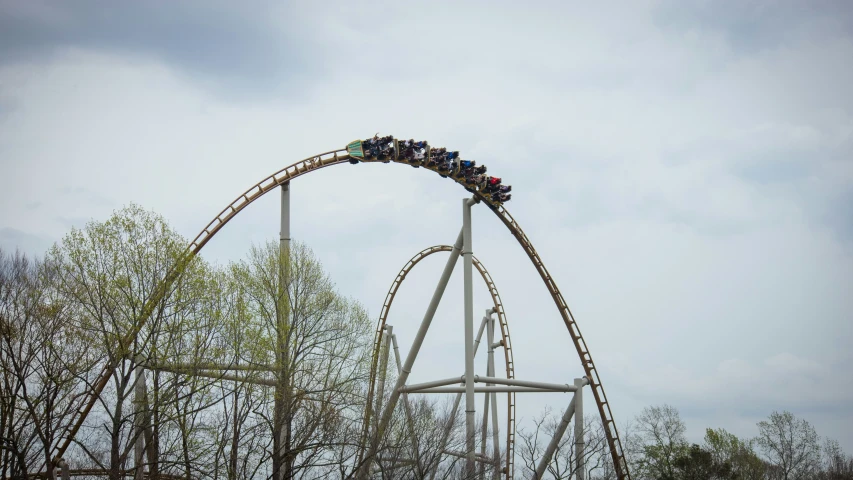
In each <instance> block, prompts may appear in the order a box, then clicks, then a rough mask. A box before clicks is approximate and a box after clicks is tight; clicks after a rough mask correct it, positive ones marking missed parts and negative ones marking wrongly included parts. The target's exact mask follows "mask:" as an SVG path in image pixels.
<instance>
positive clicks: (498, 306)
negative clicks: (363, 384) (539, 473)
mask: <svg viewBox="0 0 853 480" xmlns="http://www.w3.org/2000/svg"><path fill="white" fill-rule="evenodd" d="M451 250H453V247H451V246H450V245H436V246H434V247H429V248H425V249H423V250H421V251H420V252H418V253H417V254H415V256H414V257H412V258H411V259H410V260H409V261H408V262H406V265H405V266H404V267H403V268H402V269H401V270H400V273H398V274H397V277H396V278H394V281H393V282H392V283H391V288H390V289H388V294H387V295H386V296H385V302H384V303H383V304H382V311H381V312H380V313H379V321H378V322H377V324H376V333H375V336H374V338H375V340H374V344H373V363H372V365H371V368H370V387H369V390H368V393H367V405H366V409H365V410H366V414H365V416H364V426H363V430H364V432H363V434H362V438H366V436H367V431H368V430H367V429H368V426H369V425H370V416H371V412H370V409H371V406H372V405H373V395H374V391H373V389H374V387H375V386H376V376H377V373H378V365H377V362H378V359H379V351H380V346H381V345H382V337H383V333H382V332H384V331H385V322H386V321H387V320H388V313H389V312H390V311H391V303H393V302H394V297H395V296H396V295H397V290H399V289H400V285H402V284H403V280H405V279H406V276H407V275H408V274H409V272H411V271H412V269H413V268H414V267H415V265H417V264H418V263H420V261H421V260H423V259H425V258H426V257H428V256H430V255H432V254H434V253H439V252H449V251H451ZM471 257H472V260H473V263H474V268H476V269H477V271H478V272H480V276H481V277H483V281H484V282H486V287H488V289H489V295H491V296H492V304H493V306H494V309H495V314H496V315H497V316H498V324H499V325H500V330H501V340H502V341H503V344H504V359H505V363H506V378H515V362H514V361H513V357H512V340H511V338H510V336H509V324H508V323H507V320H506V312H504V307H503V302H502V301H501V296H500V294H499V293H498V288H497V287H496V286H495V282H494V281H493V280H492V276H491V275H490V274H489V271H488V270H486V267H484V266H483V264H482V263H480V260H478V259H477V257H476V256H474V255H472V256H471ZM506 427H507V428H506V430H507V431H506V450H505V451H506V453H507V458H506V478H513V469H514V467H515V462H514V459H513V457H514V454H515V392H507V426H506Z"/></svg>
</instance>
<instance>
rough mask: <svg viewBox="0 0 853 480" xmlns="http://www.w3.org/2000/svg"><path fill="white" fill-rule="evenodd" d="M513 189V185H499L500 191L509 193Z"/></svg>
mask: <svg viewBox="0 0 853 480" xmlns="http://www.w3.org/2000/svg"><path fill="white" fill-rule="evenodd" d="M511 191H512V185H500V186H499V187H498V192H500V193H509V192H511Z"/></svg>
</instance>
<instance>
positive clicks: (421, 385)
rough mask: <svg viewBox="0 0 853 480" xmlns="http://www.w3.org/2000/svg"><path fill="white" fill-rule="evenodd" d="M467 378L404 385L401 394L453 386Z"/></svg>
mask: <svg viewBox="0 0 853 480" xmlns="http://www.w3.org/2000/svg"><path fill="white" fill-rule="evenodd" d="M464 381H465V377H464V376H461V377H453V378H445V379H442V380H433V381H431V382H424V383H416V384H414V385H403V387H401V388H400V391H401V392H416V391H418V390H423V389H425V388H434V387H443V386H445V385H453V384H454V383H459V382H464Z"/></svg>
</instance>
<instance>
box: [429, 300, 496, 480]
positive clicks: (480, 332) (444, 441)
mask: <svg viewBox="0 0 853 480" xmlns="http://www.w3.org/2000/svg"><path fill="white" fill-rule="evenodd" d="M488 311H489V312H491V311H492V310H491V309H489V310H488ZM485 327H486V322H485V319H483V322H481V323H480V329H479V330H478V331H477V338H476V339H474V355H475V356H476V355H477V349H478V348H479V347H480V339H481V338H482V337H483V330H485ZM459 379H460V380H462V381H463V383H462V385H464V384H465V383H464V380H465V377H464V376H463V377H459ZM463 393H464V392H459V393H457V394H456V400H455V401H454V402H453V409H452V410H451V411H450V420H449V421H448V422H447V426H445V427H444V434H443V435H442V436H441V443H440V444H439V448H438V451H440V452H443V451H444V449H445V448H447V440H448V438H450V432H451V431H452V430H453V424H454V422H455V421H456V412H458V411H459V404H460V403H462V394H463ZM440 462H441V457H439V456H437V457H436V461H435V465H434V468H433V469H432V473H431V474H430V477H429V478H430V480H433V479H434V478H435V474H436V472H437V471H438V465H439V464H440Z"/></svg>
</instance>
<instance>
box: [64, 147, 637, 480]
mask: <svg viewBox="0 0 853 480" xmlns="http://www.w3.org/2000/svg"><path fill="white" fill-rule="evenodd" d="M391 161H393V162H395V163H401V164H404V165H409V164H408V163H406V162H404V161H402V160H397V159H392V160H391ZM346 162H352V163H356V162H363V163H378V162H379V161H378V160H367V159H363V158H353V157H351V156H350V155H349V154H348V153H347V149H346V148H343V149H338V150H332V151H328V152H325V153H321V154H319V155H315V156H312V157H308V158H306V159H304V160H301V161H299V162H296V163H294V164H293V165H290V166H288V167H285V168H282V169H281V170H279V171H277V172H275V173H273V174H272V175H270V176H268V177H266V178H265V179H263V180H262V181H260V182H258V183H256V184H255V185H254V186H252V187H251V188H249V189H248V190H246V191H245V192H244V193H243V194H242V195H240V196H238V197H237V198H236V199H235V200H234V201H233V202H231V203H230V204H229V205H228V206H227V207H225V208H224V209H223V210H222V211H221V212H219V214H218V215H217V216H216V217H215V218H214V219H213V220H211V221H210V223H208V224H207V226H206V227H204V229H202V231H201V232H200V233H199V234H198V235H197V236H196V237H195V239H193V241H192V242H191V243H190V244H189V246H187V248H186V250H185V251H184V253H183V254H182V256H181V257H180V258H179V259H178V260H177V261H176V262H175V265H174V266H173V267H172V268H171V269H170V270H169V272H168V273H167V274H166V275H165V276H164V278H163V281H162V282H161V283H160V284H159V285H158V286H157V288H156V289H155V290H154V292H152V294H151V297H149V298H148V299H147V300H146V302H145V304H144V305H143V307H142V310H141V315H140V316H139V317H138V318H137V319H136V320H135V321H134V323H133V325H132V326H131V328H130V329H129V330H128V331H127V333H126V334H125V336H124V337H122V338H121V339H120V341H119V345H118V346H117V347H118V350H117V351H118V352H123V354H125V355H131V354H132V351H131V350H132V345H133V342H134V340H135V339H136V336H137V335H138V333H139V332H140V331H141V330H142V327H143V326H144V325H145V322H146V321H147V320H148V318H149V317H150V316H151V314H152V313H153V312H154V309H155V307H156V306H157V304H158V303H159V302H160V301H161V300H162V299H163V298H164V297H165V296H166V295H167V294H168V293H169V291H170V290H171V288H172V287H173V286H174V284H175V282H176V281H177V280H178V279H179V278H180V276H181V275H182V274H183V272H184V270H185V269H186V267H187V266H188V265H189V263H190V262H191V261H192V260H193V259H194V258H195V257H196V255H198V253H199V252H200V251H201V249H202V248H203V247H204V246H205V245H206V244H207V242H209V241H210V239H211V238H213V236H214V235H216V233H217V232H219V230H221V229H222V227H224V226H225V225H226V224H227V223H228V222H229V221H230V220H231V219H232V218H234V217H235V216H236V215H237V214H238V213H240V212H241V211H242V210H243V209H244V208H246V207H247V206H249V205H250V204H251V203H252V202H254V201H255V200H257V199H259V198H261V197H262V196H264V195H265V194H267V193H269V192H270V191H272V190H274V189H276V188H277V187H279V186H280V185H282V184H285V183H287V182H290V181H291V180H293V179H295V178H297V177H300V176H302V175H305V174H307V173H310V172H313V171H315V170H319V169H321V168H325V167H329V166H332V165H339V164H342V163H346ZM386 163H387V162H386ZM423 168H425V169H426V170H431V171H433V172H436V173H439V172H438V171H437V170H434V169H433V168H428V167H426V166H424V167H423ZM439 175H442V176H446V175H443V174H441V173H439ZM449 178H451V179H453V180H454V181H456V182H457V183H459V184H460V185H462V186H463V187H464V188H465V189H466V190H468V191H470V192H472V193H473V194H474V195H475V196H477V197H478V198H479V199H480V200H482V201H483V203H485V204H486V205H487V206H488V207H489V208H490V209H491V210H492V211H493V212H494V213H495V215H497V216H498V218H499V219H500V220H501V221H502V222H503V223H504V225H506V227H507V228H508V229H509V231H510V233H512V235H513V236H514V237H515V238H516V240H518V243H519V244H521V247H522V248H523V249H524V251H525V253H527V256H528V257H529V258H530V261H531V262H532V263H533V266H534V267H536V271H537V272H539V276H540V277H541V278H542V281H543V282H544V283H545V286H546V288H547V289H548V292H549V293H550V294H551V297H552V298H553V299H554V303H555V304H556V305H557V309H558V310H559V311H560V315H561V316H562V317H563V322H564V323H565V324H566V328H567V329H568V331H569V336H570V337H571V338H572V342H573V343H574V345H575V349H576V350H577V353H578V357H579V358H580V361H581V365H582V366H583V369H584V372H585V373H586V376H587V378H589V382H590V387H591V389H592V394H593V396H594V397H595V403H596V405H597V407H598V412H599V415H600V417H601V421H602V423H603V427H604V432H605V436H606V437H607V442H608V447H609V450H610V455H611V458H612V459H613V466H614V469H615V470H616V475H617V477H618V478H619V480H623V479H627V480H630V478H631V476H630V473H629V471H628V465H627V462H626V461H625V456H624V453H623V449H622V443H621V442H620V440H619V433H618V431H617V430H616V422H615V420H614V419H613V413H612V412H611V409H610V404H609V402H608V400H607V396H606V395H605V393H604V386H603V385H602V384H601V379H600V377H599V375H598V370H597V369H596V367H595V364H594V363H593V361H592V355H591V354H590V353H589V349H588V348H587V345H586V342H585V341H584V339H583V337H582V336H581V332H580V329H579V328H578V326H577V323H576V322H575V319H574V316H573V315H572V312H571V310H570V309H569V306H568V304H567V303H566V301H565V299H564V298H563V295H562V293H560V290H559V289H558V288H557V284H556V283H555V282H554V280H553V279H552V278H551V274H550V273H549V272H548V269H547V268H545V264H544V263H543V262H542V259H541V258H540V257H539V254H538V253H536V249H534V248H533V244H532V243H531V242H530V240H529V239H528V238H527V235H525V233H524V231H523V230H522V229H521V226H519V224H518V222H516V221H515V219H514V218H513V217H512V215H510V213H509V211H507V210H506V208H505V207H504V206H503V205H501V204H496V203H494V202H492V201H491V200H490V199H489V198H487V197H486V196H485V195H483V194H482V193H480V192H479V191H476V190H473V189H471V188H470V187H468V186H466V185H465V184H464V183H463V182H461V181H460V180H459V179H456V178H454V177H452V176H451V177H449ZM121 358H122V357H121V356H120V355H116V356H115V357H114V358H112V359H110V360H108V361H107V363H106V364H105V365H104V368H103V370H102V371H101V373H100V374H99V376H98V378H97V380H96V381H95V383H94V384H93V387H92V391H91V395H90V396H89V397H88V399H87V401H86V402H85V404H84V405H83V407H82V409H81V410H80V411H78V412H77V415H75V417H74V418H72V419H71V420H72V421H71V423H70V426H69V427H67V428H66V430H65V432H64V433H63V435H62V436H61V438H63V441H62V442H61V443H60V444H59V446H58V447H57V448H56V454H55V455H54V462H58V461H59V460H60V459H61V458H62V456H63V455H64V454H65V451H66V450H67V449H68V447H69V446H70V445H71V443H72V442H73V441H74V437H75V435H77V432H78V431H79V430H80V427H81V426H82V425H83V422H84V421H85V419H86V417H87V416H88V415H89V412H91V410H92V408H93V407H94V406H95V404H96V403H97V402H98V398H99V396H100V395H101V393H102V392H103V390H104V388H105V387H106V385H107V383H108V382H109V379H110V376H111V373H112V372H113V371H114V370H115V368H116V367H117V366H118V364H119V362H120V361H121Z"/></svg>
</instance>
